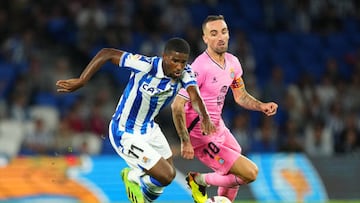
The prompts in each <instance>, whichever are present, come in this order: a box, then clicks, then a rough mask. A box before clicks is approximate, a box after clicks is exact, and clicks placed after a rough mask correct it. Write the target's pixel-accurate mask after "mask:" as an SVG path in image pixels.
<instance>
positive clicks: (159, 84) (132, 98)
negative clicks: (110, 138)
mask: <svg viewBox="0 0 360 203" xmlns="http://www.w3.org/2000/svg"><path fill="white" fill-rule="evenodd" d="M119 67H125V68H128V69H130V71H131V74H130V78H129V82H128V84H127V86H126V87H125V89H124V92H123V94H122V96H121V98H120V100H119V103H118V105H117V107H116V111H115V113H114V115H113V118H112V119H113V121H114V122H116V123H117V124H118V129H119V130H121V131H125V132H129V133H140V134H145V133H147V132H148V129H149V128H152V127H153V126H154V118H155V116H156V115H158V113H159V111H160V110H161V109H163V108H164V107H165V106H166V105H168V104H169V103H170V102H171V101H172V99H173V98H174V97H175V96H176V94H177V92H178V91H179V89H180V88H187V87H188V86H190V85H196V79H195V75H194V73H193V71H192V69H191V67H190V65H187V66H186V67H185V69H184V71H183V73H182V76H181V77H180V79H179V80H177V81H175V80H174V79H172V78H170V77H167V76H166V75H165V74H164V72H163V69H162V58H161V57H157V56H155V57H147V56H143V55H138V54H136V55H135V54H132V53H129V52H124V54H123V55H122V57H121V59H120V61H119Z"/></svg>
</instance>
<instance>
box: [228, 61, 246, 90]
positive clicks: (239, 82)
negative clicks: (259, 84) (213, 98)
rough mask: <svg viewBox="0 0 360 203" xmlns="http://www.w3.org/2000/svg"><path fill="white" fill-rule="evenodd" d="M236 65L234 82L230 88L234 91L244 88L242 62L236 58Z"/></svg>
mask: <svg viewBox="0 0 360 203" xmlns="http://www.w3.org/2000/svg"><path fill="white" fill-rule="evenodd" d="M234 64H236V65H235V70H234V74H235V76H234V80H233V81H232V83H231V85H230V87H231V88H232V89H236V88H242V87H244V81H243V79H242V75H243V70H242V67H241V64H240V61H239V60H238V59H237V58H235V57H234Z"/></svg>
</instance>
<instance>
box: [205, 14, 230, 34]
mask: <svg viewBox="0 0 360 203" xmlns="http://www.w3.org/2000/svg"><path fill="white" fill-rule="evenodd" d="M215 20H224V21H225V18H224V16H223V15H209V16H208V17H206V18H205V20H204V22H203V24H202V30H203V32H204V29H205V25H206V23H208V22H212V21H215Z"/></svg>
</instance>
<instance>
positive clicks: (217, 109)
mask: <svg viewBox="0 0 360 203" xmlns="http://www.w3.org/2000/svg"><path fill="white" fill-rule="evenodd" d="M191 66H192V69H193V71H194V72H195V75H196V80H197V83H198V86H199V88H200V93H201V97H202V98H203V100H204V102H205V105H206V107H207V110H208V112H209V114H210V117H211V120H212V121H213V123H214V124H215V125H216V129H217V132H216V134H218V133H221V132H222V131H223V130H224V129H225V125H224V121H223V119H222V117H221V113H222V109H223V106H224V101H225V96H226V94H227V91H228V89H229V87H231V86H232V87H235V88H236V87H237V86H239V85H243V84H242V80H240V78H241V76H242V74H243V71H242V68H241V64H240V62H239V60H238V59H237V57H235V56H234V55H232V54H230V53H226V54H225V68H222V67H221V66H219V65H218V64H217V63H216V62H215V61H213V60H212V59H211V58H210V56H209V55H208V54H207V52H204V53H202V54H201V55H199V56H198V57H197V58H196V59H195V61H194V62H193V63H192V64H191ZM240 82H241V84H239V83H240ZM179 95H181V96H183V97H185V98H189V96H188V94H187V92H186V91H185V90H184V89H182V90H180V92H179ZM185 111H186V124H187V127H188V128H189V127H190V126H191V123H192V122H193V121H194V120H195V119H196V117H198V114H197V113H196V111H195V110H194V109H193V108H192V106H191V103H190V102H188V103H186V106H185ZM191 128H192V129H191V130H190V136H192V137H200V136H202V132H201V129H200V123H199V122H198V123H197V124H196V125H195V126H193V127H191ZM193 145H194V147H196V143H193Z"/></svg>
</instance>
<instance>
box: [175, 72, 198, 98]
mask: <svg viewBox="0 0 360 203" xmlns="http://www.w3.org/2000/svg"><path fill="white" fill-rule="evenodd" d="M181 83H182V87H183V88H181V89H180V91H179V92H178V95H180V96H182V97H184V98H186V99H189V95H188V93H187V91H186V89H187V88H188V87H189V86H191V85H197V81H196V76H195V73H194V71H193V70H192V67H191V66H190V65H187V66H186V67H185V69H184V74H183V77H182V82H181Z"/></svg>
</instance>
